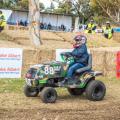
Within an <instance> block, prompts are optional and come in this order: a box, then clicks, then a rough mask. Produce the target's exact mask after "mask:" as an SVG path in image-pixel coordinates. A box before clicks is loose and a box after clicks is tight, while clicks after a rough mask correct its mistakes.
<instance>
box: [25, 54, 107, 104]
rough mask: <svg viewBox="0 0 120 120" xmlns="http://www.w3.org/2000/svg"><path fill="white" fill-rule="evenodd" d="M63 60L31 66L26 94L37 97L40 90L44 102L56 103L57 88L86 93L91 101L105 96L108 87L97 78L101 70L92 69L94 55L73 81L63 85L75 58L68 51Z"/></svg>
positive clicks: (75, 74)
mask: <svg viewBox="0 0 120 120" xmlns="http://www.w3.org/2000/svg"><path fill="white" fill-rule="evenodd" d="M61 58H62V60H63V62H58V61H52V62H48V63H44V64H38V65H34V66H32V67H30V69H29V70H28V71H27V73H26V76H25V80H26V84H25V86H24V94H25V96H27V97H37V96H38V94H39V92H40V97H41V100H42V101H43V102H44V103H55V102H56V100H57V92H56V90H55V88H57V87H64V88H67V90H68V92H69V93H70V95H73V96H80V95H82V94H83V93H85V94H86V98H87V99H88V100H91V101H100V100H102V99H103V98H104V96H105V93H106V87H105V85H104V83H103V82H101V81H98V80H95V78H96V76H100V75H102V73H101V72H95V71H93V70H92V55H89V60H88V66H86V67H84V68H81V69H78V70H77V71H75V73H74V76H73V78H72V79H73V80H72V81H73V83H72V84H70V85H66V84H65V85H62V86H61V82H63V81H64V80H65V78H66V73H67V69H66V68H68V65H70V63H71V62H73V60H74V58H73V57H72V56H70V55H68V54H66V53H62V54H61Z"/></svg>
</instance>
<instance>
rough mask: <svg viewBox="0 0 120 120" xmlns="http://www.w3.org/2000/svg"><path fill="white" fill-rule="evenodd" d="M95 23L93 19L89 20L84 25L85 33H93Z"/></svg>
mask: <svg viewBox="0 0 120 120" xmlns="http://www.w3.org/2000/svg"><path fill="white" fill-rule="evenodd" d="M95 30H96V25H95V23H94V20H90V23H89V24H88V25H87V26H86V31H85V33H95Z"/></svg>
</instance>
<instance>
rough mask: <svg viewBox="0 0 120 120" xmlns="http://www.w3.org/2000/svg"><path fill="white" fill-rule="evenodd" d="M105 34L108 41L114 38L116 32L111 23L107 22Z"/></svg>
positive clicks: (104, 29)
mask: <svg viewBox="0 0 120 120" xmlns="http://www.w3.org/2000/svg"><path fill="white" fill-rule="evenodd" d="M103 33H104V36H105V38H107V39H111V38H112V36H113V33H114V31H113V29H112V28H111V25H110V22H109V21H107V22H106V26H105V27H104V28H103Z"/></svg>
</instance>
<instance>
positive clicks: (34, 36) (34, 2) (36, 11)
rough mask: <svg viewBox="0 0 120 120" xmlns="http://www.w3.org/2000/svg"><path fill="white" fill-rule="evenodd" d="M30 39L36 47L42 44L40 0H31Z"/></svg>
mask: <svg viewBox="0 0 120 120" xmlns="http://www.w3.org/2000/svg"><path fill="white" fill-rule="evenodd" d="M29 26H30V27H29V32H30V40H31V41H32V43H33V45H34V46H35V47H36V48H39V47H40V45H41V44H42V42H41V39H40V7H39V1H38V0H29Z"/></svg>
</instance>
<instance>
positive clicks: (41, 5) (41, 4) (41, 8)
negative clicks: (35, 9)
mask: <svg viewBox="0 0 120 120" xmlns="http://www.w3.org/2000/svg"><path fill="white" fill-rule="evenodd" d="M39 7H40V10H44V9H45V6H44V4H43V3H41V2H40V3H39Z"/></svg>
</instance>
